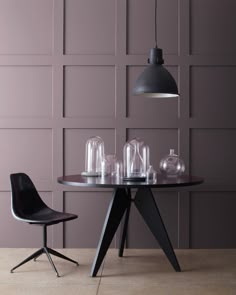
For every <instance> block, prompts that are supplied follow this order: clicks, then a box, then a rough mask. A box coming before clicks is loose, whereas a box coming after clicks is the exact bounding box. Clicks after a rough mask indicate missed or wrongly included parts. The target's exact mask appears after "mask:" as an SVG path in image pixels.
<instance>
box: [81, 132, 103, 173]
mask: <svg viewBox="0 0 236 295" xmlns="http://www.w3.org/2000/svg"><path fill="white" fill-rule="evenodd" d="M103 158H104V142H103V140H102V138H101V137H99V136H94V137H90V138H89V139H88V140H87V142H86V147H85V171H84V172H82V175H85V176H100V175H101V163H102V159H103Z"/></svg>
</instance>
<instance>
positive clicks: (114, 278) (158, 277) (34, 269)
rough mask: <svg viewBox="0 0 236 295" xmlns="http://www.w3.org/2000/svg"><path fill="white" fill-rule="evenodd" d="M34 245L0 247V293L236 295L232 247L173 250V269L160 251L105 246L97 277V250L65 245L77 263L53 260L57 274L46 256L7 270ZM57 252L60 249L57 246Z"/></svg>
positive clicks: (234, 250) (66, 251)
mask: <svg viewBox="0 0 236 295" xmlns="http://www.w3.org/2000/svg"><path fill="white" fill-rule="evenodd" d="M34 250H35V249H1V251H0V294H4V295H9V294H14V295H16V294H17V295H34V294H40V295H44V294H50V295H54V294H57V295H60V294H68V295H74V294H76V295H80V294H81V295H121V294H122V295H125V294H129V295H141V294H142V295H153V294H158V295H167V294H168V295H180V294H181V295H192V294H194V295H231V294H232V295H235V294H236V249H233V250H176V255H177V257H178V260H179V263H180V265H181V268H182V272H181V273H176V272H175V271H174V270H173V269H172V267H171V266H170V264H169V262H168V261H167V259H166V257H165V255H164V254H163V252H162V251H161V250H131V249H129V250H125V257H123V258H119V257H118V255H117V250H114V249H112V250H109V252H108V254H107V256H106V259H105V262H104V264H103V266H102V268H101V270H100V271H99V274H98V276H97V277H96V278H91V277H90V276H89V274H90V268H91V264H92V261H93V257H94V255H95V249H63V250H61V252H62V253H64V254H65V255H68V256H69V257H71V258H72V259H75V260H78V261H79V263H80V266H79V267H76V266H75V265H74V264H72V263H69V262H66V261H63V260H60V259H59V258H55V259H54V262H55V265H56V267H57V269H58V271H59V273H60V275H61V277H60V278H57V277H56V274H55V272H54V271H53V270H52V268H51V266H50V264H49V262H48V261H47V259H46V257H45V255H43V256H42V257H41V258H39V260H38V261H36V262H34V261H32V262H29V263H27V264H26V265H24V266H22V267H20V268H19V269H17V270H16V271H15V273H13V274H11V273H10V269H11V268H12V267H13V266H15V265H16V264H17V263H18V262H20V261H21V260H23V259H24V258H25V257H26V256H28V255H30V254H31V253H32V252H33V251H34ZM59 251H60V250H59Z"/></svg>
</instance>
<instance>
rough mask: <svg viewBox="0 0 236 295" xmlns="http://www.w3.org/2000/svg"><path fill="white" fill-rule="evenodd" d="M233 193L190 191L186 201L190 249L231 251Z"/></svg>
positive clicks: (233, 238) (235, 242)
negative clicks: (189, 196) (187, 205)
mask: <svg viewBox="0 0 236 295" xmlns="http://www.w3.org/2000/svg"><path fill="white" fill-rule="evenodd" d="M235 196H236V192H224V191H222V192H193V193H191V199H190V200H191V202H190V212H191V215H190V227H191V228H190V245H191V247H192V248H207V249H208V248H235V247H236V236H235V234H234V232H235V223H236V215H235V207H236V198H235Z"/></svg>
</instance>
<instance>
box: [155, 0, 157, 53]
mask: <svg viewBox="0 0 236 295" xmlns="http://www.w3.org/2000/svg"><path fill="white" fill-rule="evenodd" d="M155 47H156V48H157V0H155Z"/></svg>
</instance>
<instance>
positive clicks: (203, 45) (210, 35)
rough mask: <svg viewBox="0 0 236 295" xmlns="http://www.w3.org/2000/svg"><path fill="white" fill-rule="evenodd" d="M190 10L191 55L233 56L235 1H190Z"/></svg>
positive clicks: (234, 44) (235, 41)
mask: <svg viewBox="0 0 236 295" xmlns="http://www.w3.org/2000/svg"><path fill="white" fill-rule="evenodd" d="M190 9H191V11H190V14H191V19H190V26H191V40H190V41H191V43H190V45H191V53H192V54H221V55H224V54H234V55H235V52H236V40H235V38H234V37H233V36H234V35H235V29H234V28H235V18H236V2H235V0H226V1H212V0H191V1H190Z"/></svg>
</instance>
